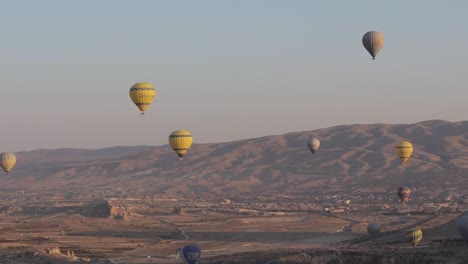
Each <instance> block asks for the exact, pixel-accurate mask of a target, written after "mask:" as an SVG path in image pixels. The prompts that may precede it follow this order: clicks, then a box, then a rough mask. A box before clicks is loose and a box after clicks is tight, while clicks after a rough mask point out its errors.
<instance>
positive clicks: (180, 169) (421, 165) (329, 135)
mask: <svg viewBox="0 0 468 264" xmlns="http://www.w3.org/2000/svg"><path fill="white" fill-rule="evenodd" d="M311 134H313V135H315V136H316V137H319V138H320V140H321V147H320V150H319V151H318V153H316V154H315V155H312V154H311V153H310V152H309V151H308V149H307V148H306V140H307V138H308V136H309V135H311ZM404 139H406V140H409V141H411V142H412V143H413V145H414V149H415V150H414V153H413V156H412V157H411V159H410V161H409V162H408V164H406V165H402V164H401V162H400V161H399V159H398V158H397V157H396V155H395V153H394V146H395V144H396V143H398V142H399V141H401V140H404ZM17 158H18V163H17V167H16V168H15V170H14V171H13V172H12V173H11V174H10V175H7V176H2V177H1V186H2V188H0V189H3V190H7V189H8V190H11V189H28V190H57V189H77V188H81V189H87V190H92V189H96V188H103V187H107V188H108V187H121V188H132V187H135V188H136V187H142V186H143V187H144V188H147V189H153V190H155V191H158V192H161V193H190V192H216V193H222V192H232V193H239V192H281V193H289V192H301V193H317V192H349V191H380V190H389V189H391V190H393V189H395V188H396V187H397V186H400V185H409V186H414V187H416V186H417V187H419V188H421V189H427V190H431V188H432V187H434V186H438V187H441V186H442V187H443V188H439V189H441V190H442V189H443V190H462V189H466V187H467V186H468V185H467V184H468V181H467V179H466V178H467V176H468V121H463V122H448V121H443V120H431V121H424V122H420V123H415V124H398V125H389V124H369V125H343V126H335V127H330V128H323V129H318V130H314V131H303V132H294V133H288V134H284V135H275V136H265V137H261V138H254V139H246V140H238V141H233V142H225V143H211V144H194V145H193V146H192V149H191V150H190V151H189V152H188V154H187V155H186V156H185V157H184V159H183V160H179V159H178V157H177V155H176V154H175V153H174V152H173V151H172V150H171V149H170V147H169V146H168V145H164V146H156V147H150V146H137V147H112V148H106V149H98V150H86V149H55V150H45V149H42V150H34V151H28V152H20V153H17Z"/></svg>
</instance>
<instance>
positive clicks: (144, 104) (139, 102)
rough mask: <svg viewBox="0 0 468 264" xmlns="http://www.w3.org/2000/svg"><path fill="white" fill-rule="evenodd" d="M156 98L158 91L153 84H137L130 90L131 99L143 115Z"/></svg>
mask: <svg viewBox="0 0 468 264" xmlns="http://www.w3.org/2000/svg"><path fill="white" fill-rule="evenodd" d="M155 97H156V90H155V89H154V87H153V85H152V84H151V83H147V82H141V83H135V84H134V85H133V86H132V87H131V88H130V98H131V99H132V101H133V103H134V104H135V105H136V106H137V107H138V109H140V111H141V114H142V115H143V114H144V112H145V110H146V109H148V107H149V106H150V104H151V103H152V102H153V101H154V98H155Z"/></svg>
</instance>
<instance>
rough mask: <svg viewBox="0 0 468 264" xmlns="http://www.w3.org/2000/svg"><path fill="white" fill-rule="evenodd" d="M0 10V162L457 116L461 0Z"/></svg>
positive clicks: (81, 4) (467, 73)
mask: <svg viewBox="0 0 468 264" xmlns="http://www.w3.org/2000/svg"><path fill="white" fill-rule="evenodd" d="M0 3H1V6H0V23H1V25H2V26H1V27H0V34H1V35H0V36H1V41H0V72H1V78H0V82H1V91H2V94H1V96H0V112H1V113H3V114H2V122H1V124H2V126H1V130H2V132H1V134H2V136H1V137H0V151H19V150H30V149H36V148H59V147H84V148H99V147H107V146H114V145H142V144H143V145H161V144H166V143H167V136H168V134H169V133H170V132H172V131H173V130H177V129H188V130H190V131H191V132H192V133H193V135H194V140H195V142H196V143H204V142H222V141H231V140H237V139H242V138H250V137H258V136H265V135H272V134H282V133H287V132H294V131H302V130H313V129H316V128H321V127H328V126H333V125H340V124H350V123H411V122H418V121H422V120H427V119H446V120H450V121H459V120H467V119H468V104H467V103H466V100H467V98H468V88H467V84H468V67H467V62H468V52H467V49H466V47H467V46H468V28H467V25H468V16H467V15H466V14H467V12H468V1H465V0H460V1H456V0H451V1H436V0H433V1H429V0H419V1H407V0H396V1H385V2H384V1H349V0H342V1H312V0H309V1H305V0H304V1H292V0H291V1H290V0H283V1H272V0H264V1H259V0H257V1H256V0H243V1H242V0H237V1H222V0H212V1H191V0H186V1H175V0H170V1H150V0H149V1H135V0H128V1H118V0H107V1H104V0H100V1H96V0H80V1H63V0H55V1H49V0H43V1H35V0H30V1H24V0H15V1H13V0H11V1H1V2H0ZM369 30H378V31H382V32H383V33H384V34H385V37H386V43H385V46H384V48H383V49H382V51H381V52H380V53H379V54H378V56H377V60H376V61H372V60H371V57H370V55H369V54H368V53H367V51H365V49H364V48H363V47H362V43H361V37H362V35H363V34H364V33H365V32H366V31H369ZM140 81H146V82H151V83H153V84H154V85H155V87H156V89H157V92H158V95H157V98H156V100H155V102H154V103H153V105H151V107H150V108H149V110H148V111H147V114H146V115H145V116H144V117H143V118H141V117H140V115H139V112H138V109H137V108H136V107H135V106H134V105H133V103H132V102H131V101H130V99H129V96H128V90H129V88H130V86H131V85H132V84H133V83H135V82H140Z"/></svg>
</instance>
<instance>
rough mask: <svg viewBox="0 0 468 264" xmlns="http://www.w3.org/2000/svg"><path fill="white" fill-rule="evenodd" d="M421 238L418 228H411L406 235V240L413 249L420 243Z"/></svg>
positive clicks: (421, 234)
mask: <svg viewBox="0 0 468 264" xmlns="http://www.w3.org/2000/svg"><path fill="white" fill-rule="evenodd" d="M422 236H423V233H422V231H421V229H418V228H413V229H411V230H409V231H408V232H407V233H406V238H407V239H408V241H409V242H410V243H411V245H413V247H415V246H417V245H418V244H419V242H421V240H422Z"/></svg>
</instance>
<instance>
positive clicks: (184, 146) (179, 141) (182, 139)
mask: <svg viewBox="0 0 468 264" xmlns="http://www.w3.org/2000/svg"><path fill="white" fill-rule="evenodd" d="M169 145H171V147H172V149H173V150H174V151H175V152H176V153H177V155H179V157H180V158H182V157H183V156H184V155H185V153H187V151H188V150H189V149H190V146H192V134H190V132H188V131H187V130H177V131H174V132H172V133H171V134H170V135H169Z"/></svg>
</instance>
